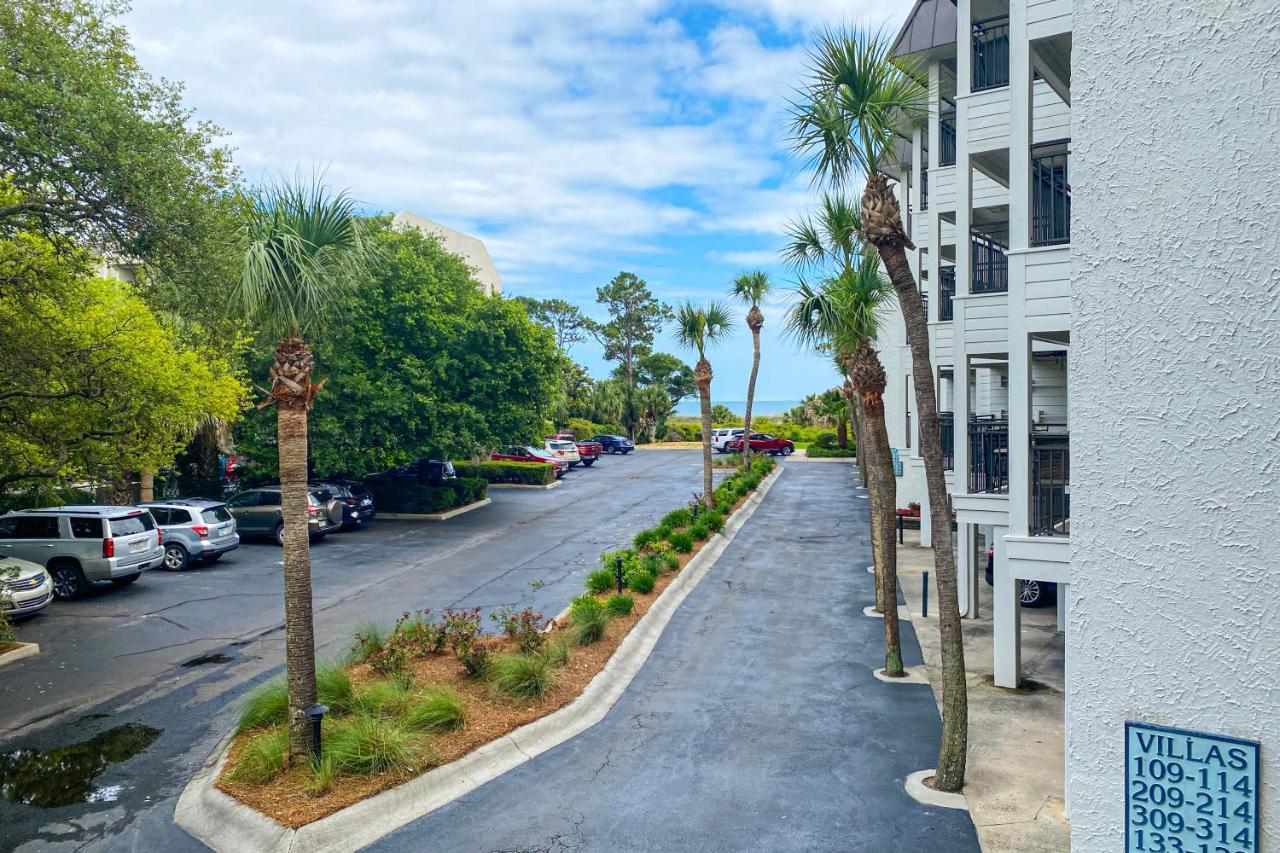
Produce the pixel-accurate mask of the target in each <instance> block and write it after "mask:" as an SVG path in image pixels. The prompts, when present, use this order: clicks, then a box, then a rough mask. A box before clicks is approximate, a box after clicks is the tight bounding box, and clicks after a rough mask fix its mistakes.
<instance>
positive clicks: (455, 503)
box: [368, 476, 489, 515]
mask: <svg viewBox="0 0 1280 853" xmlns="http://www.w3.org/2000/svg"><path fill="white" fill-rule="evenodd" d="M368 486H369V491H371V492H372V493H373V499H374V501H375V502H376V504H377V506H378V510H379V511H381V512H403V513H414V514H420V515H421V514H427V513H435V512H447V511H448V510H451V509H455V508H457V507H460V506H466V505H467V504H473V503H475V502H476V501H479V500H483V499H484V497H485V495H486V494H487V492H488V490H489V483H488V481H486V480H485V479H483V478H481V477H462V476H460V477H458V478H457V479H453V480H445V481H444V482H442V483H439V484H436V485H430V484H427V483H419V482H418V481H417V480H390V479H388V480H382V479H379V480H370V481H369V482H368Z"/></svg>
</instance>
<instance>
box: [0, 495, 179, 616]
mask: <svg viewBox="0 0 1280 853" xmlns="http://www.w3.org/2000/svg"><path fill="white" fill-rule="evenodd" d="M162 538H163V537H162V534H161V533H160V529H159V528H158V527H156V523H155V520H154V519H153V518H152V517H151V513H149V512H147V511H146V510H145V509H140V508H138V507H136V506H58V507H51V508H49V509H29V510H23V511H21V512H11V513H9V514H8V515H5V516H0V557H17V558H18V559H20V560H30V561H31V562H33V563H39V564H40V565H42V566H44V567H45V568H46V569H47V570H48V571H49V574H50V575H51V576H52V577H53V594H54V596H55V597H57V598H62V599H67V598H78V597H80V596H81V595H84V594H85V592H87V591H88V590H89V584H90V583H91V582H93V581H110V582H111V583H112V584H114V585H115V586H128V585H129V584H131V583H133V582H134V581H136V580H137V579H138V577H139V576H140V575H141V574H142V573H143V572H144V571H146V570H147V569H154V568H156V567H157V566H159V565H160V564H162V563H163V562H164V546H163V545H162V544H161V541H162Z"/></svg>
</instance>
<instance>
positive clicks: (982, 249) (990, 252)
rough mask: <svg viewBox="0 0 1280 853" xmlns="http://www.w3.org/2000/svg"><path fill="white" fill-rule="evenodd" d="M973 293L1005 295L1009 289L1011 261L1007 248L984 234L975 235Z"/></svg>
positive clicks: (971, 288) (972, 270)
mask: <svg viewBox="0 0 1280 853" xmlns="http://www.w3.org/2000/svg"><path fill="white" fill-rule="evenodd" d="M970 267H971V270H970V276H971V279H970V285H969V290H970V292H971V293H1004V292H1006V291H1007V290H1008V289H1009V259H1008V258H1007V257H1006V256H1005V247H1004V246H1003V245H1001V244H1000V243H997V242H996V241H995V240H993V239H991V238H990V237H987V236H985V235H983V234H974V235H973V251H972V259H971V263H970Z"/></svg>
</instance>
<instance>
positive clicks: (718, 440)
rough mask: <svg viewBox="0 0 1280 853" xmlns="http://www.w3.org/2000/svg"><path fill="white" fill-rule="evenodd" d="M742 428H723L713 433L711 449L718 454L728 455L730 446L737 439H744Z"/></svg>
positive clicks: (714, 430)
mask: <svg viewBox="0 0 1280 853" xmlns="http://www.w3.org/2000/svg"><path fill="white" fill-rule="evenodd" d="M742 433H743V429H742V427H738V428H736V429H735V428H733V427H721V428H719V429H713V430H712V431H711V449H712V450H713V451H715V452H716V453H728V452H729V447H728V444H729V442H730V441H732V440H733V439H735V438H742Z"/></svg>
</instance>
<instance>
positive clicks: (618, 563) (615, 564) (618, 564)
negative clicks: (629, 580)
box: [613, 554, 622, 592]
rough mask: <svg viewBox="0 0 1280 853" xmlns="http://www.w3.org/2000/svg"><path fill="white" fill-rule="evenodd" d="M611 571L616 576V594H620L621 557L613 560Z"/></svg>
mask: <svg viewBox="0 0 1280 853" xmlns="http://www.w3.org/2000/svg"><path fill="white" fill-rule="evenodd" d="M613 570H614V572H615V573H616V574H617V575H618V592H622V555H621V554H619V555H618V556H616V557H614V558H613Z"/></svg>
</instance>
